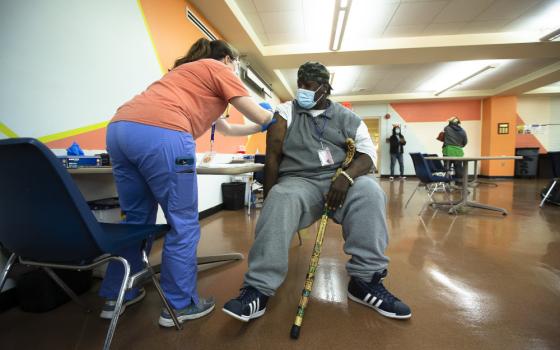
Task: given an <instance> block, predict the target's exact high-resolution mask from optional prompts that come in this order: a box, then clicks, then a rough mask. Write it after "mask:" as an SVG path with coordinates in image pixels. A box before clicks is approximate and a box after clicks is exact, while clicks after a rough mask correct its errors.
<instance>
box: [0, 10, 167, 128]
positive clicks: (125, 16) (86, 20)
mask: <svg viewBox="0 0 560 350" xmlns="http://www.w3.org/2000/svg"><path fill="white" fill-rule="evenodd" d="M0 32H1V33H2V35H1V36H0V50H1V52H2V53H1V54H0V76H1V77H2V84H1V85H0V121H1V122H3V123H4V124H5V125H6V126H7V127H9V128H10V129H12V130H13V131H14V132H15V133H16V134H18V135H20V136H31V137H41V136H45V135H50V134H54V133H57V132H61V131H66V130H70V129H74V128H79V127H84V126H87V125H92V124H96V123H100V122H104V121H107V120H108V119H110V118H111V116H112V115H113V114H114V112H115V110H116V109H117V107H118V106H120V105H121V104H122V103H123V101H127V100H129V99H130V98H131V97H132V96H134V94H136V93H138V92H140V91H142V90H143V89H145V87H146V86H147V85H148V84H150V83H151V82H153V81H154V80H156V79H158V78H159V77H160V76H161V71H160V68H159V64H158V62H157V59H156V56H155V53H154V50H153V48H152V46H151V43H150V38H149V36H148V33H147V31H146V28H145V27H144V23H143V19H142V16H141V12H140V11H139V9H138V5H137V3H136V1H130V0H127V1H123V0H121V1H114V0H96V1H67V0H49V1H45V0H43V1H1V2H0Z"/></svg>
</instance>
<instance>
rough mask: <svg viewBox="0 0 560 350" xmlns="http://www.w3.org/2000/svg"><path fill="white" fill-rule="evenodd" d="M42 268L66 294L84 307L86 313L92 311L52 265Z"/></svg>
mask: <svg viewBox="0 0 560 350" xmlns="http://www.w3.org/2000/svg"><path fill="white" fill-rule="evenodd" d="M42 269H43V270H45V272H46V273H47V274H48V275H49V277H50V278H52V279H53V281H55V282H56V284H58V286H59V287H60V288H61V289H62V290H63V291H64V292H65V293H66V294H68V296H69V297H70V298H72V300H73V301H74V302H75V303H76V304H78V305H80V306H81V307H82V308H83V309H84V311H85V312H86V313H90V312H91V309H90V308H89V307H88V306H87V305H86V304H84V303H83V302H82V301H81V300H80V299H79V298H78V296H77V295H76V293H74V291H73V290H72V289H71V288H70V287H68V285H67V284H66V283H64V281H63V280H61V279H60V277H58V275H57V274H56V273H55V272H54V271H53V270H52V269H51V268H50V267H44V266H43V267H42Z"/></svg>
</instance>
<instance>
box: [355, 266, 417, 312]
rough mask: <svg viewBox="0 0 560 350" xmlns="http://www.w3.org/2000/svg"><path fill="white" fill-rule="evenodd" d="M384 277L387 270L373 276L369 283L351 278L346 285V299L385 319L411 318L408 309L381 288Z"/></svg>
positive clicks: (383, 287)
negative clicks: (368, 308)
mask: <svg viewBox="0 0 560 350" xmlns="http://www.w3.org/2000/svg"><path fill="white" fill-rule="evenodd" d="M385 276H387V270H384V271H383V272H382V273H376V274H374V275H373V277H372V279H371V281H369V282H367V281H364V280H361V279H359V278H356V277H351V278H350V282H349V283H348V298H349V299H350V300H352V301H355V302H357V303H360V304H362V305H365V306H367V307H370V308H372V309H374V310H375V311H377V312H379V313H380V314H381V315H383V316H385V317H390V318H396V319H407V318H410V317H411V316H412V312H411V311H410V307H408V305H406V304H405V303H403V302H402V301H400V299H398V298H397V297H395V296H394V295H393V294H391V292H389V291H388V290H387V289H385V286H383V278H385Z"/></svg>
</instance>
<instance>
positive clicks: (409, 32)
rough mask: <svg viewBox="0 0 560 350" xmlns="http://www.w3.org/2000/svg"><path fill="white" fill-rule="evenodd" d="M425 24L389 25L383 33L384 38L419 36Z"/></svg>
mask: <svg viewBox="0 0 560 350" xmlns="http://www.w3.org/2000/svg"><path fill="white" fill-rule="evenodd" d="M425 28H426V25H411V26H390V27H387V29H386V30H385V32H384V33H383V37H384V38H400V37H409V36H421V35H422V32H423V31H424V29H425Z"/></svg>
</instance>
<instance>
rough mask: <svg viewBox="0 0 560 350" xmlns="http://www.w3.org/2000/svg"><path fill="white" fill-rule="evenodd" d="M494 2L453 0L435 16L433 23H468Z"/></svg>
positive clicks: (491, 0) (492, 0)
mask: <svg viewBox="0 0 560 350" xmlns="http://www.w3.org/2000/svg"><path fill="white" fill-rule="evenodd" d="M494 1H495V0H469V1H465V0H453V1H451V2H450V3H449V4H448V5H447V6H445V8H444V9H443V10H442V11H441V12H440V13H439V15H437V17H436V18H435V19H434V22H435V23H450V22H468V21H472V20H474V19H475V18H476V17H477V16H478V15H480V14H481V13H482V12H484V11H485V10H486V9H487V8H488V6H490V5H491V4H492V3H493V2H494Z"/></svg>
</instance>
